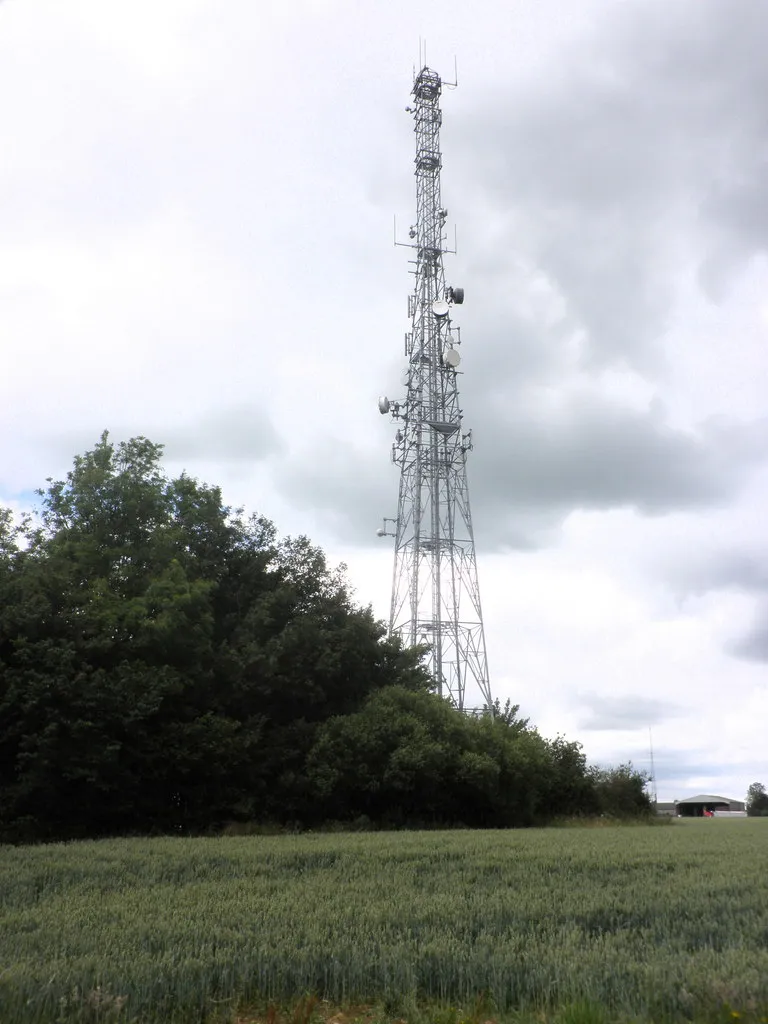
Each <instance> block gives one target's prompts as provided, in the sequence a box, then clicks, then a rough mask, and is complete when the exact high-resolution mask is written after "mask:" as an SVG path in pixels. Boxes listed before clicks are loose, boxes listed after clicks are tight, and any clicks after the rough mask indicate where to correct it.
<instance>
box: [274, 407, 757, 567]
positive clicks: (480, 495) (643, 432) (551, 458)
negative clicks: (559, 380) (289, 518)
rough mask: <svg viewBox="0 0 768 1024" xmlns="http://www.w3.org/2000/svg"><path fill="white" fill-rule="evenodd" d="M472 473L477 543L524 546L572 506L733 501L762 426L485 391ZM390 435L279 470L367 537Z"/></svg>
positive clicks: (386, 511) (310, 499) (331, 447)
mask: <svg viewBox="0 0 768 1024" xmlns="http://www.w3.org/2000/svg"><path fill="white" fill-rule="evenodd" d="M473 408H474V409H476V410H480V409H482V411H481V412H479V414H476V415H475V417H474V418H475V420H479V426H478V429H477V430H476V431H475V435H474V436H475V440H476V443H477V448H476V450H475V451H474V452H473V453H472V455H471V456H470V461H469V463H468V475H469V477H470V492H471V500H472V509H473V519H474V523H475V532H476V536H477V540H478V545H479V546H481V547H482V548H483V549H484V550H489V549H496V550H498V549H509V548H515V549H523V550H529V549H532V548H536V547H540V546H542V545H544V544H547V543H549V542H551V540H552V538H553V535H554V534H555V533H556V530H557V528H558V526H559V525H560V523H561V522H562V520H563V519H564V518H565V517H566V516H567V515H568V514H569V512H571V511H572V510H573V509H576V508H582V509H610V508H621V507H633V508H636V509H637V510H638V511H639V512H641V513H643V514H646V515H663V514H665V513H669V512H673V511H676V510H680V509H691V508H702V507H710V506H713V505H718V504H723V503H726V502H728V501H729V500H730V499H731V498H732V497H733V495H734V493H735V491H736V490H737V489H738V487H739V486H740V484H741V481H742V479H743V477H744V476H745V474H746V473H747V471H748V469H749V468H750V467H752V466H753V465H754V464H755V462H756V461H758V460H759V459H761V458H764V457H765V456H766V455H768V443H766V442H764V441H763V439H762V437H763V435H764V434H765V429H764V427H763V426H762V425H760V424H756V425H750V426H744V425H740V424H735V423H721V422H712V423H707V424H703V425H702V426H701V428H700V430H699V431H698V432H697V433H696V434H693V433H687V432H684V431H680V430H676V429H674V428H672V427H670V426H669V425H668V424H667V423H666V422H665V420H664V418H663V416H662V415H661V414H659V413H657V412H655V411H654V410H650V411H647V412H644V413H640V412H635V411H632V410H627V409H625V408H622V407H621V406H619V405H616V404H613V403H610V402H607V401H606V400H605V399H601V398H595V397H591V396H586V397H581V398H579V399H576V400H573V401H572V402H570V403H565V402H564V403H561V404H560V406H559V408H558V409H557V410H556V411H547V410H546V409H545V408H544V407H543V406H542V407H541V408H538V409H537V408H536V407H535V406H534V405H529V407H528V408H519V407H517V406H516V405H515V404H514V403H512V408H511V409H509V408H507V402H506V400H505V398H504V395H503V393H500V392H495V393H494V394H490V395H486V396H485V401H484V403H482V405H481V403H480V401H479V400H477V399H476V400H475V401H474V402H473ZM388 442H389V438H388V436H383V437H382V442H381V444H380V445H379V446H375V447H374V446H371V447H366V448H363V447H360V446H358V447H354V446H352V445H351V444H345V443H343V442H341V441H337V440H332V439H331V438H326V439H325V440H324V441H323V442H321V443H319V444H318V445H317V447H316V448H315V449H314V450H313V451H312V452H310V453H308V454H305V455H302V456H298V457H294V458H288V459H286V460H284V461H283V462H281V464H280V466H279V467H278V469H277V474H276V479H277V483H278V486H279V487H280V489H281V490H282V491H283V493H284V494H286V495H287V496H288V497H289V498H290V499H291V500H292V501H295V502H297V503H299V504H303V505H306V506H308V507H311V508H312V509H314V510H316V511H317V512H319V514H320V515H321V517H322V518H323V519H324V521H325V522H326V523H327V524H328V526H329V527H330V528H331V529H332V530H334V531H335V532H337V534H338V535H339V536H340V537H343V538H344V539H346V540H348V541H350V542H358V543H365V542H366V541H368V542H369V543H370V542H372V537H373V533H374V531H375V529H376V527H377V526H378V525H379V524H380V521H381V517H382V516H383V515H394V514H395V511H396V500H397V479H396V474H395V472H394V471H392V472H388V468H391V467H389V466H388V462H387V449H388Z"/></svg>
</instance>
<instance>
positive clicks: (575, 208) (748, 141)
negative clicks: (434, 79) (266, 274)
mask: <svg viewBox="0 0 768 1024" xmlns="http://www.w3.org/2000/svg"><path fill="white" fill-rule="evenodd" d="M766 31H768V10H766V9H765V8H763V7H760V6H758V5H754V4H747V3H738V2H737V3H735V4H729V5H727V7H726V6H725V5H722V4H720V3H716V2H714V0H703V2H699V0H689V2H687V3H680V4H679V5H676V7H675V11H674V13H671V12H670V11H669V10H668V9H666V8H665V9H664V14H663V16H659V15H658V14H657V12H656V11H655V10H653V9H649V8H645V7H643V8H642V9H640V8H635V9H632V8H628V7H627V6H626V5H622V6H620V7H619V8H616V9H615V10H614V12H613V14H612V15H610V16H607V17H606V18H605V19H603V20H602V21H601V24H600V28H599V29H598V30H597V31H595V33H594V35H593V37H592V38H591V39H590V40H588V41H587V42H586V43H585V45H583V46H582V47H580V48H579V49H578V50H577V51H575V52H573V53H571V54H570V55H569V56H568V57H567V58H566V60H565V62H564V65H563V68H562V70H561V71H560V73H559V74H553V75H552V76H551V78H550V80H549V81H537V83H536V88H535V89H529V90H527V89H526V88H525V85H524V84H522V85H518V86H517V87H516V88H515V89H514V90H513V89H510V91H508V92H507V93H506V94H503V95H501V96H499V94H498V93H497V94H495V95H493V96H488V97H487V99H486V102H485V110H486V113H485V114H482V113H481V114H479V115H478V114H477V112H474V111H473V115H472V119H471V120H470V119H469V118H468V117H466V115H465V119H464V122H463V123H462V125H461V126H460V128H459V129H458V131H459V132H460V134H461V137H462V138H463V139H464V140H466V143H467V144H466V145H465V146H463V147H461V152H460V153H459V156H458V161H457V167H456V173H457V174H458V176H459V192H460V194H462V195H465V196H467V197H468V198H467V199H466V200H465V207H466V213H467V214H469V230H470V233H471V231H472V227H471V225H472V220H473V214H474V213H476V212H477V213H479V212H480V211H481V210H483V209H485V208H487V206H488V204H489V194H490V195H492V196H493V197H494V203H495V205H496V207H497V209H498V210H500V211H504V212H503V213H502V214H501V216H500V218H499V219H500V223H501V225H502V229H501V230H499V231H498V232H497V234H496V237H495V238H494V239H493V240H492V241H491V242H490V243H487V242H486V243H485V244H483V243H482V242H481V241H480V239H479V238H477V237H473V238H472V241H471V243H470V244H471V245H473V246H478V247H482V251H483V255H482V256H481V257H480V259H481V261H482V262H483V263H487V262H496V263H497V264H499V265H501V266H503V265H505V264H507V263H508V262H509V253H510V252H514V251H518V252H519V251H521V250H522V251H525V252H527V253H528V254H530V255H531V257H532V258H533V259H534V260H535V262H536V264H537V265H538V267H539V268H540V269H541V271H542V272H543V273H545V274H546V276H547V277H548V278H549V279H550V280H551V282H552V283H553V284H554V285H555V286H556V287H557V289H558V290H559V291H560V293H561V294H562V296H563V298H564V300H565V302H566V305H567V309H568V313H569V316H570V317H571V318H572V320H573V323H574V326H579V327H582V328H583V329H584V330H585V331H586V332H587V341H586V346H585V356H586V357H587V358H588V359H589V360H593V361H594V360H597V361H599V362H603V361H609V362H610V361H616V360H624V361H629V362H631V363H632V364H633V365H635V366H639V367H641V368H644V369H646V370H647V369H648V368H649V367H653V366H654V365H656V364H657V363H658V362H659V361H660V359H661V355H660V352H659V351H658V348H657V345H658V340H659V335H660V333H661V331H662V330H663V328H664V326H665V324H666V320H667V317H668V313H669V310H670V308H671V304H672V301H673V299H674V292H673V291H672V289H671V287H670V280H671V279H673V276H674V274H675V273H677V272H679V271H680V270H682V269H684V268H685V267H687V266H690V265H691V263H693V264H694V265H697V264H698V265H699V266H700V268H701V275H702V281H703V282H704V283H705V284H707V285H709V286H710V288H711V289H716V288H717V287H721V286H722V282H723V279H724V275H726V276H727V274H728V272H729V270H730V268H732V266H733V265H734V262H735V261H737V260H740V259H744V258H746V257H748V256H749V255H750V254H751V253H752V252H754V251H757V250H760V249H765V248H766V245H767V244H768V204H766V202H765V197H764V189H763V187H762V185H763V182H764V180H765V169H766V168H765V164H766V154H765V149H764V139H765V135H766V128H768V65H766V62H765V59H764V52H763V49H764V47H763V43H762V41H763V40H764V38H765V33H766ZM480 189H482V193H481V192H480ZM505 221H506V222H507V225H506V228H504V223H505ZM484 241H485V240H484ZM489 248H490V249H491V250H492V251H491V252H489V251H488V250H489Z"/></svg>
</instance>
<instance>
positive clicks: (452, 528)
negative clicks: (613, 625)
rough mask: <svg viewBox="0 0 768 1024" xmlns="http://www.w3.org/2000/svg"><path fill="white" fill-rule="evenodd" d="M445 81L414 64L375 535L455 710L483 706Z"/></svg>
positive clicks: (396, 626) (406, 616)
mask: <svg viewBox="0 0 768 1024" xmlns="http://www.w3.org/2000/svg"><path fill="white" fill-rule="evenodd" d="M419 50H420V51H421V45H420V47H419ZM425 60H426V55H425ZM442 86H443V82H442V80H441V78H440V76H439V75H438V74H437V73H436V72H435V71H433V70H431V69H430V68H428V67H427V66H426V64H423V65H422V66H421V68H420V70H419V71H418V72H417V73H416V74H415V76H414V82H413V90H412V96H413V105H412V106H408V107H406V110H407V111H408V113H410V114H411V115H412V116H413V119H414V132H415V135H416V159H415V166H416V171H415V174H416V223H415V224H413V225H411V227H410V229H409V231H408V235H409V238H410V242H409V243H406V244H408V245H409V246H410V248H411V249H412V250H413V251H414V253H415V258H414V259H413V261H412V263H413V264H414V267H415V270H414V272H413V273H414V277H415V281H414V288H413V291H412V293H411V294H410V295H409V296H408V317H409V319H410V330H409V331H408V332H407V333H406V336H405V356H406V360H407V362H406V366H405V369H404V371H403V385H404V387H405V397H404V398H403V399H402V400H401V401H396V402H390V400H389V399H388V398H386V397H381V398H380V399H379V411H380V412H381V413H382V414H383V415H386V414H391V415H392V418H393V420H394V421H395V422H396V423H397V425H398V428H397V432H396V434H395V441H394V444H393V446H392V458H393V461H394V463H395V464H396V465H397V466H399V467H400V490H399V497H398V506H397V516H396V517H395V518H394V519H385V520H384V522H383V526H382V527H381V528H380V529H379V531H378V533H379V536H393V537H394V538H395V563H394V572H393V578H392V601H391V605H390V617H389V629H390V633H392V634H398V635H400V636H401V637H402V639H403V641H404V643H405V644H406V645H409V646H411V645H415V644H428V645H429V654H428V668H429V669H430V671H431V673H432V675H433V676H434V679H435V682H436V684H437V689H438V692H439V693H440V694H441V695H442V696H444V697H446V698H448V699H449V700H450V701H451V702H452V703H453V704H454V705H455V706H456V707H458V708H459V709H461V710H462V711H470V710H474V709H475V708H476V707H477V706H478V705H479V704H481V705H482V706H484V707H486V708H488V709H489V710H490V709H491V708H492V703H493V702H492V698H491V689H490V683H489V678H488V658H487V654H486V647H485V630H484V627H483V614H482V610H481V606H480V589H479V586H478V581H477V561H476V556H475V540H474V533H473V530H472V516H471V513H470V508H469V488H468V485H467V455H468V453H469V452H470V451H471V450H472V432H471V431H469V430H466V429H465V428H464V426H463V424H462V419H463V414H462V410H461V409H460V407H459V390H458V377H459V372H460V371H459V366H460V364H461V357H460V354H459V348H460V345H461V336H460V329H459V328H458V327H455V326H454V324H453V321H452V319H451V313H452V311H453V310H454V308H455V307H456V306H460V305H462V303H463V302H464V289H463V288H454V287H450V286H446V283H445V271H444V269H443V256H444V255H445V254H446V253H449V252H451V251H452V250H450V249H448V248H446V229H445V223H446V219H447V217H448V211H447V210H446V209H445V208H444V207H443V204H442V200H441V194H440V170H441V167H442V156H441V153H440V125H441V123H442V112H441V110H440V95H441V92H442ZM401 244H402V243H401ZM468 698H469V700H470V701H471V703H470V704H468V703H467V701H468ZM473 705H474V708H473Z"/></svg>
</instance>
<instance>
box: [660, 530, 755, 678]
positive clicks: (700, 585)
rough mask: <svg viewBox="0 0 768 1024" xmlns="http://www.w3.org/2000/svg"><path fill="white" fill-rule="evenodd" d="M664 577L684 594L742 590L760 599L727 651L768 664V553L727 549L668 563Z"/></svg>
mask: <svg viewBox="0 0 768 1024" xmlns="http://www.w3.org/2000/svg"><path fill="white" fill-rule="evenodd" d="M664 574H665V576H666V577H667V579H668V580H669V582H670V585H671V586H672V587H673V588H674V589H675V590H676V591H677V592H678V593H682V594H705V593H708V592H709V591H717V590H738V591H742V592H744V593H748V594H751V595H753V596H754V597H755V598H756V604H755V609H754V612H753V617H752V622H751V624H750V625H749V626H748V627H747V628H746V629H745V631H744V632H743V633H742V635H741V636H739V637H737V638H736V639H735V640H731V641H730V642H729V643H727V644H726V647H725V649H726V651H727V652H728V653H729V654H731V655H733V656H734V657H736V658H742V659H744V660H746V661H757V662H768V552H765V551H761V550H760V549H759V548H754V549H752V550H747V549H746V548H742V549H738V548H727V549H722V550H720V551H715V552H711V553H707V554H706V555H705V556H704V557H697V558H695V559H688V560H684V561H681V560H679V559H678V560H677V561H676V562H674V561H673V562H672V563H669V562H668V563H667V564H666V565H665V567H664Z"/></svg>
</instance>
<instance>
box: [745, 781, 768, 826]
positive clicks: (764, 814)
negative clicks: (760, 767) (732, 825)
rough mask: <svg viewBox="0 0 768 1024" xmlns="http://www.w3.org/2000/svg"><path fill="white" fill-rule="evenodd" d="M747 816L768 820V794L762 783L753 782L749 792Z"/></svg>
mask: <svg viewBox="0 0 768 1024" xmlns="http://www.w3.org/2000/svg"><path fill="white" fill-rule="evenodd" d="M747 815H748V816H749V817H750V818H768V793H766V791H765V786H764V785H763V784H762V782H753V783H752V785H751V786H750V787H749V789H748V790H747Z"/></svg>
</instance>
